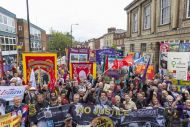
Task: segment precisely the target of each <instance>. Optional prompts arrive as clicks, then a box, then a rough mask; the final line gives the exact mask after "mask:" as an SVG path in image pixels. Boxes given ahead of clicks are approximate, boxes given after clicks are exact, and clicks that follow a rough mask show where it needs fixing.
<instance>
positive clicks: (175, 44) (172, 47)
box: [169, 41, 179, 52]
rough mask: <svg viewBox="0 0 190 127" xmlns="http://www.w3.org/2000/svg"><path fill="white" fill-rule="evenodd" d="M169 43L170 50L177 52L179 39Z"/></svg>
mask: <svg viewBox="0 0 190 127" xmlns="http://www.w3.org/2000/svg"><path fill="white" fill-rule="evenodd" d="M169 44H170V52H178V51H179V41H172V42H170V43H169Z"/></svg>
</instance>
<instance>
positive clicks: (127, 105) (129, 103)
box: [123, 94, 137, 110]
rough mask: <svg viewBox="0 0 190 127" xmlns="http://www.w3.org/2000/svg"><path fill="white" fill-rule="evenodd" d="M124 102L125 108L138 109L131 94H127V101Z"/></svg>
mask: <svg viewBox="0 0 190 127" xmlns="http://www.w3.org/2000/svg"><path fill="white" fill-rule="evenodd" d="M123 104H124V109H125V110H136V109H137V106H136V104H135V103H134V102H133V101H132V98H131V97H130V96H129V94H126V95H125V101H124V102H123Z"/></svg>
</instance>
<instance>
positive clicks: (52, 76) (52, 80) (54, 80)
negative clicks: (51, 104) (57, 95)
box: [48, 68, 56, 91]
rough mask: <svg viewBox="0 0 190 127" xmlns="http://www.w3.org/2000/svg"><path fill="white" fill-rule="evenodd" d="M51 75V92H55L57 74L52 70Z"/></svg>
mask: <svg viewBox="0 0 190 127" xmlns="http://www.w3.org/2000/svg"><path fill="white" fill-rule="evenodd" d="M49 74H50V83H49V85H48V86H49V89H50V91H53V90H55V82H56V79H55V74H54V72H53V69H52V68H51V69H50V72H49Z"/></svg>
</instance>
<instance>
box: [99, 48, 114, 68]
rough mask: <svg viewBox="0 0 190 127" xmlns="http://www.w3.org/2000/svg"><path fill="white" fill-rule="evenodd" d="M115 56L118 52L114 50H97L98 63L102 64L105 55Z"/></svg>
mask: <svg viewBox="0 0 190 127" xmlns="http://www.w3.org/2000/svg"><path fill="white" fill-rule="evenodd" d="M115 54H116V51H115V49H113V48H110V49H100V50H96V62H97V63H99V64H101V62H102V59H103V56H104V55H108V56H114V55H115Z"/></svg>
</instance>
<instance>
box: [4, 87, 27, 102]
mask: <svg viewBox="0 0 190 127" xmlns="http://www.w3.org/2000/svg"><path fill="white" fill-rule="evenodd" d="M24 91H25V87H24V86H0V98H1V99H4V100H6V101H12V100H13V98H14V97H15V96H19V97H20V98H23V96H24Z"/></svg>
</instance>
